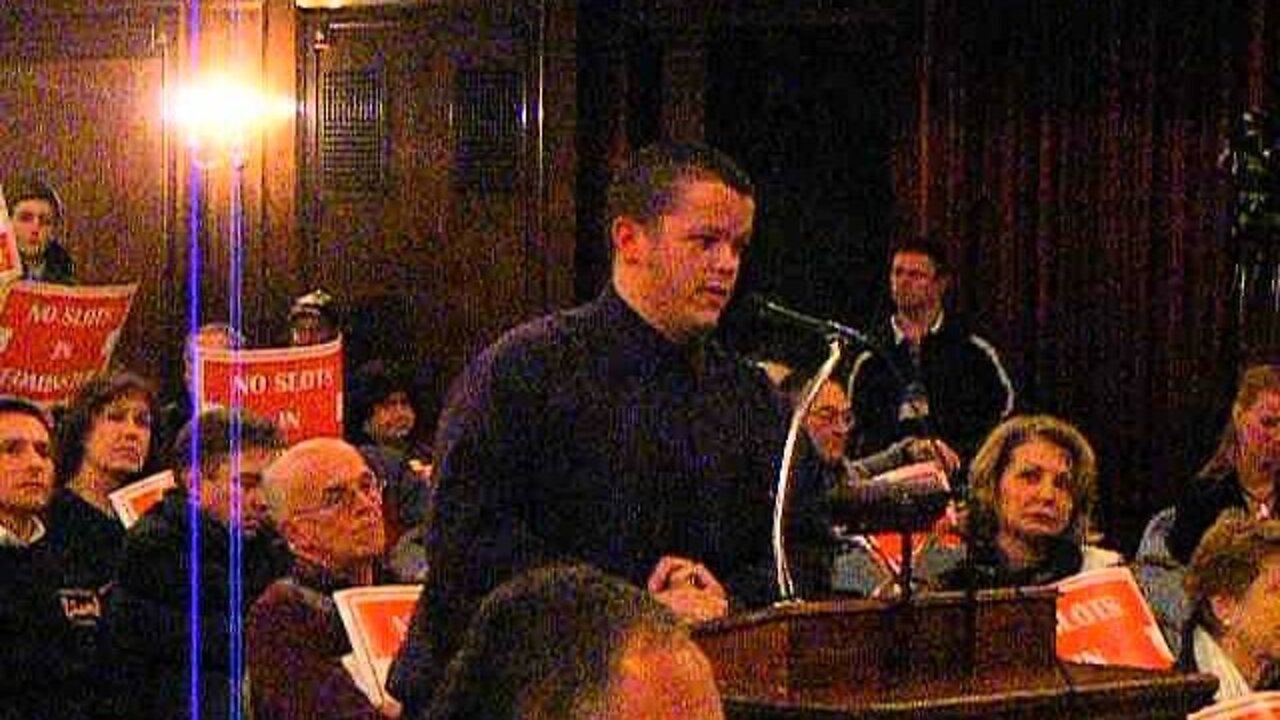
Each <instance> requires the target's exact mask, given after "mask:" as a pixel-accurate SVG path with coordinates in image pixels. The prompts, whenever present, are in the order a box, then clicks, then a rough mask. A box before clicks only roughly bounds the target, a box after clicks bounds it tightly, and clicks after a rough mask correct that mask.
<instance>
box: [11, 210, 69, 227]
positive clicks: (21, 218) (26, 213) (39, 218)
mask: <svg viewBox="0 0 1280 720" xmlns="http://www.w3.org/2000/svg"><path fill="white" fill-rule="evenodd" d="M13 219H14V220H16V221H18V222H20V223H33V222H38V223H39V224H40V225H42V226H44V227H53V226H54V225H55V224H57V222H58V218H56V217H54V216H53V215H46V214H45V213H36V212H31V211H30V210H19V211H18V212H16V213H14V216H13Z"/></svg>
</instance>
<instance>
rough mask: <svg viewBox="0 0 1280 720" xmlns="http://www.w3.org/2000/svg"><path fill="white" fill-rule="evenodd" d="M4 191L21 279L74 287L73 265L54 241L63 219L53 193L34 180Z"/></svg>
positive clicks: (45, 185)
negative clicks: (11, 222) (18, 259)
mask: <svg viewBox="0 0 1280 720" xmlns="http://www.w3.org/2000/svg"><path fill="white" fill-rule="evenodd" d="M4 189H5V198H6V201H7V202H8V204H9V217H10V218H11V219H12V220H13V233H14V236H15V237H16V239H17V242H18V254H19V255H20V256H21V257H22V279H23V280H37V281H42V282H48V283H57V284H60V285H72V284H74V283H75V281H76V267H75V263H74V262H72V260H71V254H70V253H68V252H67V250H66V248H65V247H63V246H62V243H61V242H59V241H58V238H57V232H58V229H59V228H60V227H61V226H62V219H63V207H62V198H60V197H58V193H57V191H55V190H54V189H53V187H52V186H50V185H49V184H48V183H46V182H44V181H43V180H40V179H38V178H34V177H24V178H20V179H19V180H18V182H16V183H13V184H12V185H6V186H5V188H4Z"/></svg>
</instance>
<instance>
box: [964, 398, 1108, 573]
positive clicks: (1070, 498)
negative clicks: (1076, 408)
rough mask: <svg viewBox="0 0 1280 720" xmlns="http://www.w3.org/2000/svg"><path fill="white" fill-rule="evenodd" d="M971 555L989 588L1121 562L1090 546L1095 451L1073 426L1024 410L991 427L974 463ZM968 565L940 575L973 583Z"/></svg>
mask: <svg viewBox="0 0 1280 720" xmlns="http://www.w3.org/2000/svg"><path fill="white" fill-rule="evenodd" d="M969 488H970V499H971V501H970V504H969V518H968V525H969V552H970V553H971V554H972V555H971V560H972V563H971V565H972V567H973V570H974V572H975V573H976V577H975V578H974V580H975V582H976V583H977V584H978V585H981V586H984V587H1001V586H1017V585H1043V584H1047V583H1052V582H1056V581H1058V580H1061V579H1062V578H1065V577H1067V576H1070V575H1074V574H1076V573H1079V572H1082V571H1084V570H1090V569H1093V568H1097V567H1103V566H1106V565H1113V564H1116V563H1118V562H1119V561H1120V556H1119V555H1118V554H1116V553H1114V552H1111V551H1109V550H1103V549H1101V548H1096V547H1092V546H1089V545H1087V544H1086V542H1085V540H1086V537H1087V535H1088V530H1089V528H1088V524H1089V518H1090V517H1091V512H1092V509H1093V504H1094V499H1095V496H1096V493H1097V461H1096V459H1095V456H1094V452H1093V448H1092V447H1091V446H1090V445H1089V441H1088V440H1086V439H1085V437H1084V435H1083V434H1082V433H1081V432H1080V431H1079V430H1078V429H1077V428H1076V427H1075V426H1074V425H1072V424H1071V423H1068V422H1067V421H1065V420H1061V419H1059V418H1056V417H1053V416H1050V415H1020V416H1015V417H1012V418H1009V419H1008V420H1005V421H1004V422H1002V423H1000V425H998V426H996V429H995V430H993V431H991V434H990V435H988V436H987V438H986V440H985V441H984V442H983V443H982V446H981V447H980V448H979V449H978V452H977V454H976V455H975V456H974V459H973V462H972V463H971V464H970V466H969ZM965 571H966V568H964V567H959V568H956V569H955V570H952V571H950V572H946V573H944V574H943V575H942V578H941V582H940V583H939V584H940V585H942V586H943V587H944V588H957V587H963V586H964V585H966V584H967V583H968V576H967V574H966V572H965Z"/></svg>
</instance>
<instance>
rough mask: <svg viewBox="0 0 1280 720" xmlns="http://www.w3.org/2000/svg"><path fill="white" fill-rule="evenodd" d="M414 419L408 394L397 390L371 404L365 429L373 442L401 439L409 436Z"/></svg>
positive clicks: (415, 416)
mask: <svg viewBox="0 0 1280 720" xmlns="http://www.w3.org/2000/svg"><path fill="white" fill-rule="evenodd" d="M416 419H417V415H416V413H414V411H413V404H412V403H410V402H409V396H408V394H406V393H404V392H403V391H400V390H397V391H395V392H393V393H391V394H390V395H388V396H387V397H386V398H384V399H383V400H382V402H379V403H377V404H375V405H374V406H373V408H372V409H371V410H370V412H369V420H368V421H367V425H366V427H365V430H366V432H368V433H369V437H371V438H373V440H374V442H379V443H387V442H395V441H401V440H404V439H405V438H406V437H408V436H409V432H410V431H411V430H413V423H414V422H415V421H416Z"/></svg>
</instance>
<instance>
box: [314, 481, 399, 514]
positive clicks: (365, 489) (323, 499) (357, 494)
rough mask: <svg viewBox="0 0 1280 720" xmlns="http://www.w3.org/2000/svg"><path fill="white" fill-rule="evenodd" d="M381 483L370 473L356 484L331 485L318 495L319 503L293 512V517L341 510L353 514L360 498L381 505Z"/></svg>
mask: <svg viewBox="0 0 1280 720" xmlns="http://www.w3.org/2000/svg"><path fill="white" fill-rule="evenodd" d="M382 488H383V482H382V480H380V479H379V478H378V477H377V476H375V475H373V474H372V473H370V474H369V475H366V476H364V477H362V478H360V479H359V480H358V481H357V484H354V485H352V484H345V485H333V486H330V487H327V488H325V489H324V492H323V493H321V494H320V502H319V503H318V504H317V505H315V506H313V507H310V508H306V509H305V510H297V511H295V513H294V514H295V515H306V514H309V513H319V512H324V513H336V512H338V511H341V510H346V511H348V512H354V511H355V510H356V509H357V508H359V507H360V499H361V497H362V496H363V497H365V498H371V499H372V500H373V502H374V504H375V505H380V504H381V503H382Z"/></svg>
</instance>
